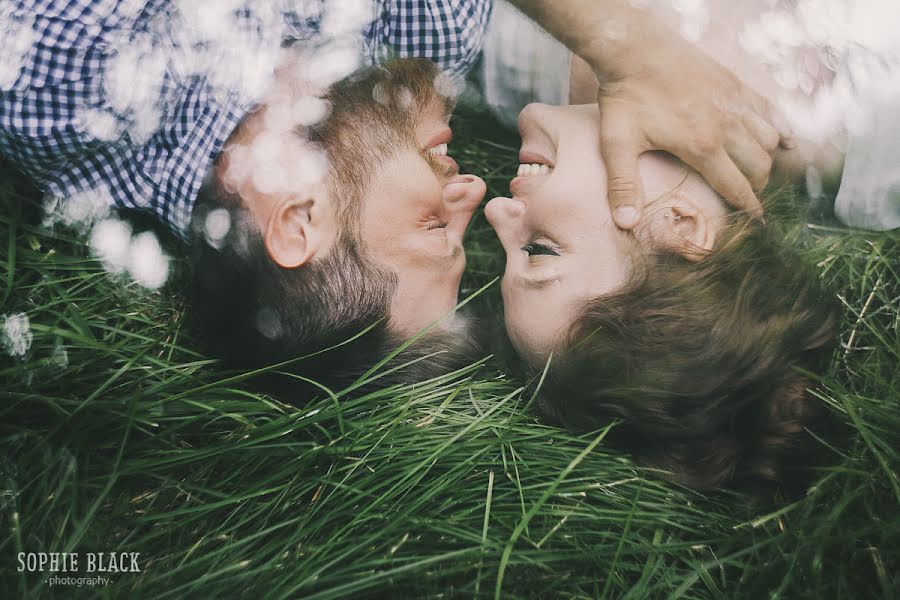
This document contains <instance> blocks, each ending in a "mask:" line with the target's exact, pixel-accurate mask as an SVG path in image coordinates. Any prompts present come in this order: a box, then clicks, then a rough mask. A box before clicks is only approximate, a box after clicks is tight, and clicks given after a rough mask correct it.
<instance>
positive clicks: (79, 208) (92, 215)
mask: <svg viewBox="0 0 900 600" xmlns="http://www.w3.org/2000/svg"><path fill="white" fill-rule="evenodd" d="M110 206H112V197H111V196H110V194H109V190H108V189H107V188H106V187H103V186H101V187H99V188H96V189H93V190H86V191H84V192H80V193H78V194H73V195H71V196H69V197H68V198H59V197H56V196H48V197H46V198H45V200H44V225H45V226H47V227H52V226H54V225H57V224H62V225H67V226H69V227H76V226H80V227H83V228H89V227H91V226H92V225H93V224H94V223H96V222H97V221H99V220H100V219H103V218H104V217H106V215H108V214H109V207H110Z"/></svg>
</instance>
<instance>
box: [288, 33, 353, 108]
mask: <svg viewBox="0 0 900 600" xmlns="http://www.w3.org/2000/svg"><path fill="white" fill-rule="evenodd" d="M307 61H308V62H307V63H306V64H305V65H304V69H303V75H304V79H305V80H306V82H307V83H308V85H309V86H310V87H311V88H312V91H313V93H317V94H321V93H323V92H324V91H325V90H326V89H328V87H329V86H331V85H332V84H333V83H335V82H337V81H340V80H341V79H343V78H344V77H346V76H347V75H350V74H351V73H353V72H354V71H355V70H356V69H358V68H359V67H360V66H361V64H362V49H361V48H360V45H359V42H358V41H357V40H354V39H346V38H341V39H336V40H332V41H331V42H328V43H326V44H323V45H322V46H321V47H320V48H318V49H316V50H315V51H314V52H312V53H310V55H309V56H308V57H307Z"/></svg>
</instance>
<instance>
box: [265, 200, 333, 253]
mask: <svg viewBox="0 0 900 600" xmlns="http://www.w3.org/2000/svg"><path fill="white" fill-rule="evenodd" d="M324 211H325V207H323V206H322V202H321V201H320V200H318V199H316V198H315V197H309V196H308V197H302V196H294V197H288V198H287V199H285V200H282V201H281V202H280V203H278V205H277V206H276V207H275V210H273V211H272V213H271V217H270V218H269V221H268V223H267V225H266V231H265V234H264V242H265V245H266V252H268V254H269V257H270V258H271V259H272V261H273V262H275V264H277V265H278V266H279V267H283V268H285V269H295V268H297V267H300V266H303V265H305V264H306V263H308V262H309V261H310V260H312V259H313V257H315V256H316V254H317V253H318V252H320V251H321V250H323V248H324V246H325V245H327V242H328V240H330V239H332V238H333V237H334V234H335V233H336V232H334V231H332V229H333V225H331V224H332V223H333V220H332V219H327V218H324V215H323V214H322V213H323V212H324Z"/></svg>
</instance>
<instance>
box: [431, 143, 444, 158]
mask: <svg viewBox="0 0 900 600" xmlns="http://www.w3.org/2000/svg"><path fill="white" fill-rule="evenodd" d="M428 152H429V153H430V154H431V155H433V156H447V144H438V145H437V146H435V147H433V148H429V149H428Z"/></svg>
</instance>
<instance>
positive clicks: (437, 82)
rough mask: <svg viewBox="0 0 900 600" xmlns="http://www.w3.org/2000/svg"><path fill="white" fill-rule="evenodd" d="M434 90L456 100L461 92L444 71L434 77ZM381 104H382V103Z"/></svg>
mask: <svg viewBox="0 0 900 600" xmlns="http://www.w3.org/2000/svg"><path fill="white" fill-rule="evenodd" d="M433 83H434V90H435V91H436V92H437V93H438V94H440V95H441V96H443V97H445V98H451V99H454V100H455V99H456V98H457V97H458V96H459V94H460V92H461V89H460V88H461V84H460V83H459V82H458V81H457V79H456V77H454V76H453V75H451V74H450V73H447V72H446V71H441V72H439V73H438V74H437V75H435V77H434V82H433ZM372 95H373V96H375V90H374V89H373V90H372ZM375 100H376V101H377V102H379V103H382V102H381V101H380V100H378V98H377V97H376V98H375ZM382 104H383V103H382Z"/></svg>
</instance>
